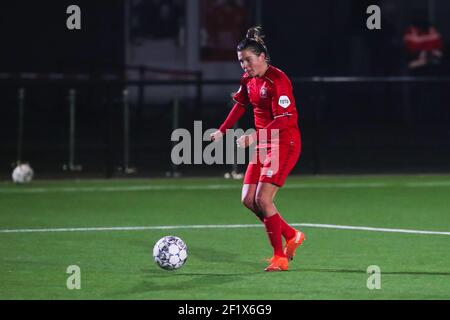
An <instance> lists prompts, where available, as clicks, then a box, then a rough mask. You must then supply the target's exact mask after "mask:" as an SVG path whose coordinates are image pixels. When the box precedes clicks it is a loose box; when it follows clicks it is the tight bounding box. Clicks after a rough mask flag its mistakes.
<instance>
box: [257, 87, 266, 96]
mask: <svg viewBox="0 0 450 320" xmlns="http://www.w3.org/2000/svg"><path fill="white" fill-rule="evenodd" d="M259 95H260V96H261V98H267V88H266V87H262V88H261V90H260V91H259Z"/></svg>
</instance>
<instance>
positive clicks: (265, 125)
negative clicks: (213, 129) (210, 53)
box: [220, 65, 300, 147]
mask: <svg viewBox="0 0 450 320" xmlns="http://www.w3.org/2000/svg"><path fill="white" fill-rule="evenodd" d="M233 99H234V100H235V102H236V104H237V105H235V107H234V108H233V110H232V112H230V115H229V117H228V118H227V120H226V121H225V122H224V123H223V124H222V126H221V127H220V130H221V131H222V132H225V130H226V129H229V128H231V127H232V126H233V125H234V123H235V122H236V121H237V120H238V119H239V118H240V117H241V116H242V114H243V113H244V111H245V109H244V108H246V107H247V106H249V105H251V106H252V108H253V113H254V118H255V127H256V130H257V131H259V130H261V129H267V130H268V131H269V132H268V133H269V134H270V129H278V130H279V134H280V136H279V143H280V144H283V143H284V144H285V143H290V141H291V140H293V139H294V140H298V139H300V131H299V128H298V113H297V108H296V105H295V99H294V95H293V93H292V84H291V81H290V80H289V78H288V77H287V76H286V74H285V73H284V72H283V71H281V70H280V69H277V68H275V67H273V66H271V65H269V68H268V69H267V71H266V73H265V74H264V75H263V76H261V77H250V76H249V75H248V74H247V73H244V74H243V76H242V78H241V86H240V88H239V91H238V92H237V93H236V94H235V95H234V96H233ZM233 113H234V115H233ZM269 140H270V138H269ZM270 142H272V143H273V142H275V141H274V140H273V139H272V140H271V141H268V143H270ZM259 147H262V145H261V144H259Z"/></svg>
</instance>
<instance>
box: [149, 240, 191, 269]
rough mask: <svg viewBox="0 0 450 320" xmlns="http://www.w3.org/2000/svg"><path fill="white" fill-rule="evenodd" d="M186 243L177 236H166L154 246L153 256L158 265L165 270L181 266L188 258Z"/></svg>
mask: <svg viewBox="0 0 450 320" xmlns="http://www.w3.org/2000/svg"><path fill="white" fill-rule="evenodd" d="M187 257H188V251H187V246H186V243H184V241H183V240H181V239H180V238H178V237H175V236H165V237H163V238H161V239H159V240H158V242H156V244H155V246H154V247H153V258H154V259H155V262H156V264H157V265H158V266H160V267H161V268H163V269H164V270H176V269H179V268H181V267H182V266H183V265H184V264H185V263H186V260H187Z"/></svg>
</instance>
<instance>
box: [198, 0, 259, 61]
mask: <svg viewBox="0 0 450 320" xmlns="http://www.w3.org/2000/svg"><path fill="white" fill-rule="evenodd" d="M249 2H250V1H248V0H214V1H212V0H202V2H201V15H200V16H201V22H200V26H201V47H200V59H201V60H202V61H234V60H236V46H237V44H238V43H239V41H241V40H242V39H243V38H244V37H245V32H246V30H247V28H248V26H249V22H250V21H249V13H248V9H247V8H249Z"/></svg>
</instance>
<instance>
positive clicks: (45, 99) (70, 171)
mask: <svg viewBox="0 0 450 320" xmlns="http://www.w3.org/2000/svg"><path fill="white" fill-rule="evenodd" d="M292 82H293V86H294V94H295V97H296V101H297V107H298V109H299V115H300V119H299V124H300V128H301V131H302V144H303V148H302V156H301V160H300V162H299V163H298V165H297V167H296V168H295V169H294V173H314V174H326V173H379V172H442V171H450V139H449V138H450V125H449V121H450V90H449V89H450V78H444V77H312V78H293V79H292ZM238 85H239V81H237V80H205V79H202V77H201V74H200V73H198V74H195V75H194V79H189V80H183V79H180V80H173V79H172V80H139V79H137V80H123V79H121V78H110V79H100V78H97V79H73V78H72V79H64V78H59V79H58V78H56V79H51V78H46V79H23V78H16V79H0V97H1V98H2V101H3V102H2V111H1V118H0V119H1V120H0V121H1V127H0V132H1V135H0V137H1V138H0V139H1V153H0V154H1V157H0V172H1V174H2V176H4V177H6V176H7V175H9V172H10V170H11V167H12V166H13V165H14V164H15V163H16V162H18V161H22V162H23V161H27V162H30V163H31V165H32V166H33V167H34V168H35V170H36V172H37V176H41V177H66V176H68V175H70V176H74V175H76V176H89V177H91V176H98V177H115V176H123V175H126V176H178V175H180V174H185V175H217V174H223V172H227V171H230V170H231V169H230V166H226V165H213V166H208V165H181V166H174V165H173V164H172V163H171V159H170V153H171V148H172V146H173V143H172V142H171V139H170V137H171V133H172V131H173V130H174V129H176V128H180V127H181V128H186V129H188V130H192V127H193V123H194V121H195V120H202V121H203V129H204V130H206V129H207V128H213V127H218V126H219V125H220V123H221V122H222V121H223V119H224V118H225V117H226V115H227V112H228V111H229V108H230V107H231V103H230V98H229V93H230V90H231V88H234V89H236V88H237V87H238ZM175 87H176V88H180V89H183V90H181V91H180V92H183V93H182V94H180V95H171V96H167V97H165V98H166V99H165V101H152V100H151V99H150V100H149V99H145V95H144V92H146V91H148V90H150V91H154V92H159V91H162V88H175ZM186 88H189V90H187V91H186V90H185V89H186ZM211 88H215V89H216V91H217V88H223V97H219V98H217V99H205V98H204V97H205V95H206V96H210V95H208V94H207V93H208V90H211ZM132 90H135V92H138V94H137V95H136V97H131V96H130V91H132ZM186 92H188V93H190V94H185V93H186ZM252 121H253V120H252V115H251V114H250V113H248V114H246V115H245V116H244V117H243V119H242V120H241V121H240V123H239V126H240V127H243V128H249V127H252ZM205 144H207V142H205ZM232 169H233V170H241V171H242V170H244V169H245V168H243V167H236V166H234V167H233V168H232Z"/></svg>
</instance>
